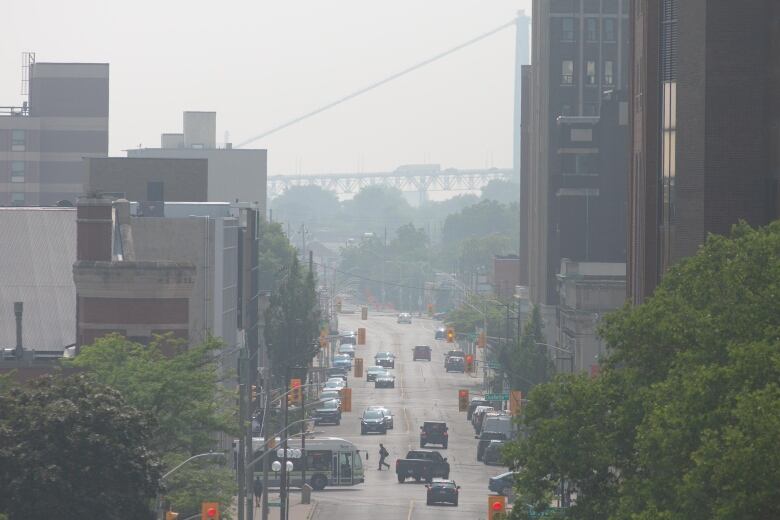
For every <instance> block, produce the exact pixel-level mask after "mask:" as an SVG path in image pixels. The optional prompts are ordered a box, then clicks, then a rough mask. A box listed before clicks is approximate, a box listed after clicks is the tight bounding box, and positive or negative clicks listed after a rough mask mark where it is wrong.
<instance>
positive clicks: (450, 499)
mask: <svg viewBox="0 0 780 520" xmlns="http://www.w3.org/2000/svg"><path fill="white" fill-rule="evenodd" d="M425 487H426V488H428V492H427V493H426V495H425V503H426V505H429V506H430V505H432V504H441V503H442V502H446V503H448V504H452V505H454V506H457V505H458V491H459V490H460V486H458V485H457V484H455V481H454V480H444V479H441V478H435V479H433V481H432V482H431V483H430V484H428V485H427V486H425Z"/></svg>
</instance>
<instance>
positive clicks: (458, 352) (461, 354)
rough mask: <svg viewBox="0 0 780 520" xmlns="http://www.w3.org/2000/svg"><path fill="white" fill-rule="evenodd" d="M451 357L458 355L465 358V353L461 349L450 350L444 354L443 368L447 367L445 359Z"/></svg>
mask: <svg viewBox="0 0 780 520" xmlns="http://www.w3.org/2000/svg"><path fill="white" fill-rule="evenodd" d="M451 357H459V358H465V357H466V353H465V352H463V351H462V350H450V351H448V352H447V353H446V354H444V368H447V361H448V360H449V359H450V358H451Z"/></svg>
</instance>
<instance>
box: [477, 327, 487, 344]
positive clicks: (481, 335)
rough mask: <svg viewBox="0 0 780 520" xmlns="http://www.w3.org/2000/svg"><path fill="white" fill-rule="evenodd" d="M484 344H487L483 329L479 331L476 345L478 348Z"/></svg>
mask: <svg viewBox="0 0 780 520" xmlns="http://www.w3.org/2000/svg"><path fill="white" fill-rule="evenodd" d="M485 345H487V334H486V333H485V331H484V330H483V331H482V332H480V333H479V337H478V338H477V346H478V347H479V348H485Z"/></svg>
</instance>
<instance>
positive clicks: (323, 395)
mask: <svg viewBox="0 0 780 520" xmlns="http://www.w3.org/2000/svg"><path fill="white" fill-rule="evenodd" d="M330 399H333V400H335V401H338V402H339V408H341V392H340V391H339V390H323V391H322V392H320V401H327V400H330Z"/></svg>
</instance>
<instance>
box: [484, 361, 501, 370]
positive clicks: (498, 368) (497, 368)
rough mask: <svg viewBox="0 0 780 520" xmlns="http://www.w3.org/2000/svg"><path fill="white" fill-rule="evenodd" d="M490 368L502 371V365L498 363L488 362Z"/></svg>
mask: <svg viewBox="0 0 780 520" xmlns="http://www.w3.org/2000/svg"><path fill="white" fill-rule="evenodd" d="M487 366H488V368H492V369H493V370H501V363H499V362H498V361H488V364H487Z"/></svg>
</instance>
